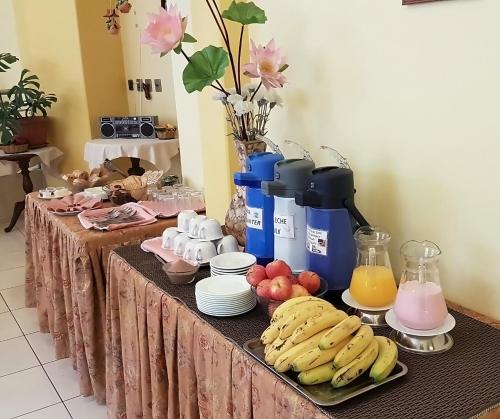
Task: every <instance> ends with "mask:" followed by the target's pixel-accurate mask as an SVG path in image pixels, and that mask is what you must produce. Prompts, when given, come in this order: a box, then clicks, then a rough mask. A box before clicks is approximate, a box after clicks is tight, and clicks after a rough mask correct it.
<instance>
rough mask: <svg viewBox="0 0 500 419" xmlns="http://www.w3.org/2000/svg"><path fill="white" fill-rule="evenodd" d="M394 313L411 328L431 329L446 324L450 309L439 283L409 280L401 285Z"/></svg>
mask: <svg viewBox="0 0 500 419" xmlns="http://www.w3.org/2000/svg"><path fill="white" fill-rule="evenodd" d="M394 314H395V315H396V317H397V319H398V320H399V322H400V323H401V324H402V325H404V326H406V327H409V328H410V329H416V330H430V329H436V328H438V327H441V326H442V325H443V324H444V322H445V320H446V316H447V314H448V309H447V308H446V302H445V300H444V296H443V291H442V290H441V287H440V286H439V285H436V284H435V283H434V282H424V283H420V282H418V281H408V282H405V283H403V284H401V285H400V286H399V290H398V294H397V296H396V302H395V304H394Z"/></svg>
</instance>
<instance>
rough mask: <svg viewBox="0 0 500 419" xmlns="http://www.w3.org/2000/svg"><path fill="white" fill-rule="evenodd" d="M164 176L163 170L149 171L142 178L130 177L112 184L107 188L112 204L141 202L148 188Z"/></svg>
mask: <svg viewBox="0 0 500 419" xmlns="http://www.w3.org/2000/svg"><path fill="white" fill-rule="evenodd" d="M162 176H163V172H162V171H161V170H155V171H147V172H146V173H144V174H143V175H142V176H129V177H127V178H125V179H122V180H116V181H114V182H111V183H109V184H108V185H106V187H105V188H106V191H107V192H108V196H109V199H110V200H111V202H115V201H116V202H122V203H123V201H124V200H127V202H131V201H140V200H142V199H144V198H145V196H146V194H147V191H148V186H150V185H154V184H155V183H157V182H158V181H159V180H160V179H161V177H162Z"/></svg>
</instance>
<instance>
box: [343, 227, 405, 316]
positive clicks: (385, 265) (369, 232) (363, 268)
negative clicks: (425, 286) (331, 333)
mask: <svg viewBox="0 0 500 419" xmlns="http://www.w3.org/2000/svg"><path fill="white" fill-rule="evenodd" d="M354 238H355V240H356V246H357V248H358V258H357V262H356V268H354V271H353V273H352V279H351V285H350V287H349V291H350V293H351V296H352V297H353V298H354V299H355V300H356V301H357V302H358V303H359V304H362V305H364V306H367V307H373V308H378V307H383V306H388V305H391V304H392V303H393V302H394V300H395V298H396V293H397V288H396V281H395V280H394V274H393V273H392V268H391V261H390V259H389V252H388V246H389V242H390V240H391V235H390V234H389V233H388V232H387V231H385V230H384V229H383V228H381V227H371V226H364V227H361V228H359V229H358V230H357V231H356V233H355V234H354Z"/></svg>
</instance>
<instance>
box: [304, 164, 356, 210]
mask: <svg viewBox="0 0 500 419" xmlns="http://www.w3.org/2000/svg"><path fill="white" fill-rule="evenodd" d="M354 192H355V191H354V175H353V173H352V170H351V169H347V168H343V167H337V166H326V167H318V168H317V169H314V170H313V172H312V178H311V183H310V187H309V189H308V190H307V191H306V192H304V193H303V194H301V193H298V194H297V195H296V202H297V204H298V205H302V206H311V207H316V208H325V209H336V208H344V207H345V201H346V200H354Z"/></svg>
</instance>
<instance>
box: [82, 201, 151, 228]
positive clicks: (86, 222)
mask: <svg viewBox="0 0 500 419" xmlns="http://www.w3.org/2000/svg"><path fill="white" fill-rule="evenodd" d="M117 208H133V209H134V210H136V211H137V212H136V213H135V216H136V217H140V219H139V220H137V221H130V222H122V223H117V224H109V225H108V226H106V230H109V231H111V230H119V229H121V228H126V227H134V226H142V225H146V224H152V223H155V222H156V221H157V220H156V218H155V214H153V213H152V212H151V211H149V210H147V209H146V208H143V207H141V206H140V205H139V204H136V203H135V202H129V203H128V204H124V205H122V206H120V207H116V208H101V209H91V210H86V211H83V212H81V213H80V214H78V219H79V220H80V223H81V225H82V226H83V227H84V228H86V229H91V228H96V225H95V224H94V222H93V221H92V219H93V218H95V217H101V216H102V217H104V216H105V215H106V214H107V213H109V212H110V211H111V210H113V209H117Z"/></svg>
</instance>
